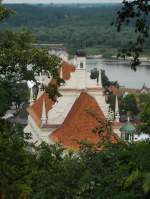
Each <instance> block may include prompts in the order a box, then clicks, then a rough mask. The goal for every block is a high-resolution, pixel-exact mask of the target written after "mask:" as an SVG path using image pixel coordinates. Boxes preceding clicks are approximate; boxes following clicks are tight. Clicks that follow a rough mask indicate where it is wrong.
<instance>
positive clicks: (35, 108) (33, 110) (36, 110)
mask: <svg viewBox="0 0 150 199" xmlns="http://www.w3.org/2000/svg"><path fill="white" fill-rule="evenodd" d="M43 99H44V100H45V106H46V112H47V113H48V111H49V110H50V109H51V108H52V106H53V104H54V103H55V102H54V101H53V100H51V99H50V98H49V96H48V94H47V93H43V95H42V96H41V97H39V99H38V100H36V101H35V102H34V104H33V105H32V106H29V107H28V108H27V111H28V113H29V114H30V115H31V117H32V118H33V119H34V121H35V122H36V123H37V125H38V126H39V127H40V126H41V116H42V107H43Z"/></svg>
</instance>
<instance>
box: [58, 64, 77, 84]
mask: <svg viewBox="0 0 150 199" xmlns="http://www.w3.org/2000/svg"><path fill="white" fill-rule="evenodd" d="M61 67H62V73H63V80H69V79H70V75H71V72H74V71H75V66H73V65H72V64H69V63H67V62H65V61H63V62H62V63H61Z"/></svg>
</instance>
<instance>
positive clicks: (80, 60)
mask: <svg viewBox="0 0 150 199" xmlns="http://www.w3.org/2000/svg"><path fill="white" fill-rule="evenodd" d="M60 76H61V77H62V78H63V79H64V80H65V84H64V85H62V86H60V87H59V92H60V93H61V94H62V96H61V97H59V98H58V99H57V102H53V101H52V100H51V99H49V97H48V95H47V93H45V92H44V91H41V90H39V92H40V93H39V94H38V97H37V99H36V101H34V103H32V104H31V105H30V106H29V107H28V113H29V117H28V125H27V126H26V128H25V132H31V133H32V141H33V142H34V143H37V144H40V143H41V142H42V141H45V142H47V143H49V144H53V143H55V142H60V143H62V144H63V146H64V147H67V148H78V147H79V142H80V141H83V140H84V141H89V142H94V143H97V142H98V141H99V139H100V137H99V135H98V133H93V130H94V129H95V128H96V127H97V126H99V125H100V124H101V125H102V124H103V123H105V122H106V119H107V117H108V108H109V106H108V104H106V102H105V96H104V94H103V90H102V85H101V81H100V83H99V84H97V81H96V80H92V79H90V73H89V72H87V70H86V57H85V56H84V54H79V53H78V54H77V55H76V56H75V58H74V65H72V64H69V63H67V62H62V64H61V69H60ZM53 81H54V80H51V83H53ZM45 82H46V81H45ZM54 82H55V81H54ZM119 128H120V126H119V125H118V124H117V125H115V126H114V131H115V132H116V133H118V132H119V130H118V129H119ZM107 134H108V132H107V131H106V132H104V135H106V137H107ZM116 137H117V136H114V135H113V136H111V138H110V139H111V140H112V141H115V140H116Z"/></svg>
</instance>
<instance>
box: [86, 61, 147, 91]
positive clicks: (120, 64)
mask: <svg viewBox="0 0 150 199" xmlns="http://www.w3.org/2000/svg"><path fill="white" fill-rule="evenodd" d="M87 67H88V69H89V71H90V70H91V69H92V68H97V69H99V70H100V69H104V70H105V71H106V75H107V76H108V77H109V79H110V80H111V81H118V83H119V85H120V86H124V87H126V88H135V89H140V88H141V87H142V86H143V84H144V83H145V84H146V86H147V87H149V88H150V62H145V63H143V64H142V65H141V66H138V67H137V71H136V72H134V71H133V70H132V69H131V68H130V64H129V63H128V62H124V61H118V60H106V59H100V58H94V59H87Z"/></svg>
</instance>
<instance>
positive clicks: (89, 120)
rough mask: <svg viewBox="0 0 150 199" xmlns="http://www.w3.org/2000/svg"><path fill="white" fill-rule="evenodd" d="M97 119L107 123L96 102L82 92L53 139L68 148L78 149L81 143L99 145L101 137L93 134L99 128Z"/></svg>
mask: <svg viewBox="0 0 150 199" xmlns="http://www.w3.org/2000/svg"><path fill="white" fill-rule="evenodd" d="M90 113H91V114H90ZM92 114H94V115H95V116H92ZM96 118H98V119H99V120H101V121H105V116H104V114H103V112H102V110H101V109H100V108H99V106H98V104H97V102H96V100H95V99H94V98H93V97H92V96H90V95H89V94H87V93H85V92H82V93H81V94H80V96H79V97H78V98H77V100H76V101H75V103H74V105H73V107H72V109H71V111H70V112H69V114H68V115H67V117H66V119H65V121H64V122H63V124H62V125H61V126H60V127H59V128H58V129H57V130H56V131H54V132H53V134H52V135H51V136H52V139H54V140H55V141H57V142H60V143H61V144H62V145H63V146H64V147H66V148H75V149H77V148H79V146H80V143H79V142H80V141H88V142H91V143H94V144H97V143H98V142H99V140H100V137H99V135H98V134H97V133H94V132H93V130H94V129H95V128H96V127H97V126H98V121H97V119H96ZM106 134H107V132H106Z"/></svg>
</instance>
